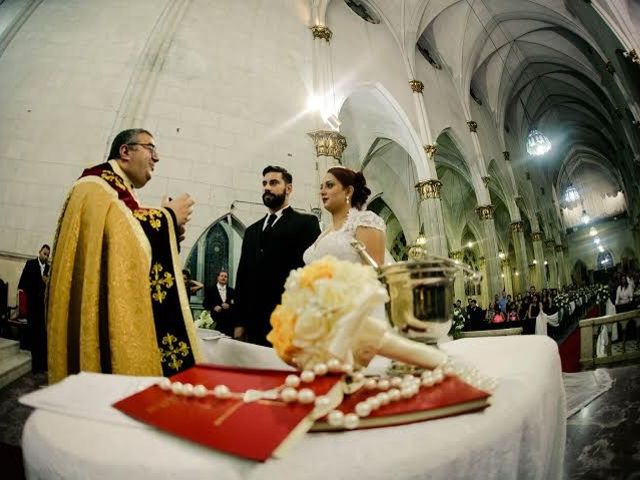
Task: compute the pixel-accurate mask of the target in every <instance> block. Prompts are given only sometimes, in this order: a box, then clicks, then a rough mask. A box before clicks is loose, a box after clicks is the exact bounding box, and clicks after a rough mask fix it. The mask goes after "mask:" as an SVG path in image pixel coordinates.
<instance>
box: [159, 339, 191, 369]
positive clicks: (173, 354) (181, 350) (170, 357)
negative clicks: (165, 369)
mask: <svg viewBox="0 0 640 480" xmlns="http://www.w3.org/2000/svg"><path fill="white" fill-rule="evenodd" d="M177 340H178V339H177V338H176V337H175V336H174V335H171V334H170V333H167V334H166V335H165V336H164V337H162V345H166V346H167V348H166V349H164V348H162V347H160V356H161V357H162V363H166V364H167V365H169V368H171V369H173V370H179V369H180V367H181V366H182V363H183V362H182V360H180V358H178V357H179V356H183V357H186V356H187V355H189V346H188V345H187V344H186V343H185V342H178V341H177Z"/></svg>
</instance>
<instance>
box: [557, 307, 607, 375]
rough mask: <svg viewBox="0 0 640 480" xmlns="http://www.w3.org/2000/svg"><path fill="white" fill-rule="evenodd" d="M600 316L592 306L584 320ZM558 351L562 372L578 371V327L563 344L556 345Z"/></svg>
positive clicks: (596, 308)
mask: <svg viewBox="0 0 640 480" xmlns="http://www.w3.org/2000/svg"><path fill="white" fill-rule="evenodd" d="M599 315H600V309H599V307H598V305H594V306H593V307H591V308H590V309H589V311H588V312H587V314H586V315H585V318H594V317H597V316H599ZM558 350H559V351H560V361H561V362H562V371H563V372H567V373H573V372H579V371H580V327H576V329H575V330H574V331H573V333H571V335H569V336H568V337H567V338H566V339H565V341H564V342H562V343H561V344H560V345H558Z"/></svg>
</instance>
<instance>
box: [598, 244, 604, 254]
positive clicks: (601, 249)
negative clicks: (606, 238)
mask: <svg viewBox="0 0 640 480" xmlns="http://www.w3.org/2000/svg"><path fill="white" fill-rule="evenodd" d="M598 251H599V252H600V253H602V252H604V247H603V246H602V245H598Z"/></svg>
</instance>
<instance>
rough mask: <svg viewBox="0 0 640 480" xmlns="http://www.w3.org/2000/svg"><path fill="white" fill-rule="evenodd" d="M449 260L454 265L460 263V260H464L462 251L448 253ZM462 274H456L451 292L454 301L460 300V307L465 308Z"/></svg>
mask: <svg viewBox="0 0 640 480" xmlns="http://www.w3.org/2000/svg"><path fill="white" fill-rule="evenodd" d="M449 258H450V259H452V260H455V262H456V263H462V259H463V258H464V252H463V251H462V250H455V251H453V252H449ZM464 283H465V280H464V274H463V273H456V276H455V280H454V283H453V291H454V296H455V299H454V301H455V300H458V299H460V300H462V306H463V307H466V305H467V303H466V295H465V293H464Z"/></svg>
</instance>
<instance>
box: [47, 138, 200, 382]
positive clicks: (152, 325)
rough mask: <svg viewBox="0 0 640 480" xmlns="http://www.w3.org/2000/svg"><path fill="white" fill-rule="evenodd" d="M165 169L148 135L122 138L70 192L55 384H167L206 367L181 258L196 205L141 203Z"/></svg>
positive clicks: (62, 244)
mask: <svg viewBox="0 0 640 480" xmlns="http://www.w3.org/2000/svg"><path fill="white" fill-rule="evenodd" d="M158 161H159V157H158V152H157V150H156V146H155V142H154V138H153V136H152V135H151V133H149V132H148V131H146V130H143V129H130V130H125V131H123V132H120V133H119V134H118V135H117V136H116V137H115V139H114V140H113V143H112V145H111V151H110V153H109V159H108V161H107V162H105V163H102V164H100V165H96V166H94V167H91V168H88V169H86V170H85V171H84V172H83V173H82V175H81V177H80V178H79V179H78V180H77V181H76V182H75V183H74V184H73V186H72V188H71V191H70V193H69V195H68V197H67V199H66V202H65V204H64V207H63V209H62V214H61V216H60V219H59V221H58V230H57V232H56V239H55V244H54V248H53V252H54V253H53V261H52V265H51V278H50V280H49V291H48V297H47V322H48V325H47V328H48V339H49V342H48V344H49V352H48V354H49V359H48V360H49V381H50V383H53V382H57V381H59V380H61V379H63V378H64V377H65V376H67V375H70V374H73V373H77V372H79V371H89V372H103V373H119V374H126V375H165V376H169V375H173V374H174V373H177V372H180V371H182V370H184V369H186V368H188V367H191V366H192V365H194V364H195V363H196V362H197V361H198V360H199V358H200V357H199V350H198V344H197V337H196V333H195V328H194V325H193V319H192V317H191V311H190V309H189V302H188V293H187V291H186V289H185V284H184V282H183V281H182V275H181V265H180V259H179V257H178V242H179V240H180V239H181V236H182V235H183V233H184V227H185V224H186V223H187V222H188V221H189V217H190V215H191V212H192V209H193V203H194V202H193V200H192V199H191V197H190V196H189V195H187V194H184V195H182V196H180V197H178V198H175V199H173V200H169V199H167V200H163V202H162V207H161V208H147V207H143V206H141V205H140V202H139V201H138V199H137V197H136V189H139V188H142V187H143V186H144V185H145V184H146V183H147V182H148V181H149V180H150V179H151V176H152V173H153V170H154V168H155V165H156V163H157V162H158Z"/></svg>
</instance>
